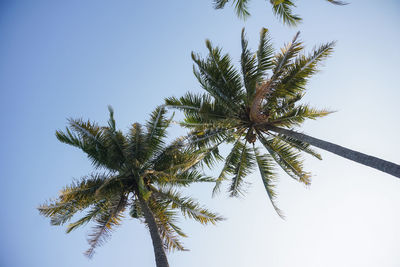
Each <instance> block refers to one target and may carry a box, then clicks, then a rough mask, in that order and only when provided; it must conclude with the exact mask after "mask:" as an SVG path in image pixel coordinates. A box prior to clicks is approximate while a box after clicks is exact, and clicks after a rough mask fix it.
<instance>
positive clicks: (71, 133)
mask: <svg viewBox="0 0 400 267" xmlns="http://www.w3.org/2000/svg"><path fill="white" fill-rule="evenodd" d="M109 111H110V119H109V121H108V126H105V127H100V126H98V125H97V124H96V123H93V122H91V121H83V120H80V119H78V120H76V119H70V120H69V127H67V128H66V130H65V131H64V132H63V131H57V132H56V136H57V138H58V140H60V141H61V142H63V143H66V144H69V145H72V146H75V147H77V148H79V149H81V150H82V151H83V152H85V153H86V154H87V156H88V157H89V159H90V160H91V162H92V164H93V166H94V167H95V169H98V170H99V172H96V173H93V174H90V175H88V176H85V177H83V178H82V179H81V180H79V181H75V182H74V183H72V185H69V186H66V187H65V188H64V189H62V190H61V192H60V194H59V196H58V198H57V199H56V200H53V201H50V202H49V203H46V204H44V205H41V206H40V207H39V208H38V209H39V211H40V213H41V214H42V215H44V216H46V217H50V218H51V224H52V225H63V224H65V223H67V222H69V221H70V220H71V219H72V217H73V215H75V214H76V213H77V212H82V211H86V213H85V214H84V216H83V217H82V218H80V219H78V220H77V221H75V222H72V223H70V224H69V225H68V226H67V233H69V232H71V231H72V230H74V229H76V228H77V227H79V226H82V225H85V224H87V223H88V222H91V221H93V222H95V226H94V228H93V231H92V233H91V234H90V235H89V244H90V248H89V249H88V250H87V251H86V253H85V254H86V255H87V256H89V257H91V256H92V255H93V253H94V249H95V248H96V247H97V246H99V245H101V244H102V243H103V242H104V241H106V240H107V238H108V237H109V236H110V234H111V231H112V230H113V229H114V228H115V227H116V226H118V225H119V224H120V223H121V220H122V218H123V215H124V211H125V210H127V209H129V214H130V216H131V217H133V218H136V219H139V220H141V221H142V222H144V223H145V225H146V226H147V228H148V229H149V231H150V236H151V238H152V241H153V247H154V253H155V259H156V264H157V266H159V267H161V266H163V267H165V266H168V261H167V257H166V254H165V249H167V250H174V249H177V250H185V248H184V247H183V245H182V244H181V242H180V241H179V237H180V236H183V237H184V236H186V235H185V234H184V232H182V230H181V229H180V228H179V227H178V226H177V225H176V224H175V221H176V219H177V218H176V216H177V210H180V211H181V213H182V214H183V215H184V216H185V217H189V218H192V219H195V220H196V221H198V222H200V223H202V224H208V223H212V224H215V223H216V222H218V221H220V220H221V219H222V218H221V217H219V216H218V215H217V214H215V213H212V212H210V211H208V210H206V209H204V208H203V207H201V206H200V205H199V204H198V203H197V202H196V201H194V200H193V199H191V198H189V197H184V196H182V195H181V194H180V193H179V192H178V191H177V187H180V186H187V185H189V184H191V183H195V182H209V181H212V179H211V178H209V177H206V176H204V175H202V174H201V173H200V172H199V171H197V170H196V169H195V168H194V167H193V165H194V164H195V163H196V162H197V161H198V154H196V153H193V151H191V150H190V149H185V148H183V145H182V144H183V143H182V140H179V139H178V140H176V141H175V142H173V143H172V144H170V145H166V144H165V138H166V129H167V127H168V126H169V124H170V121H171V120H170V119H166V117H165V110H164V109H163V108H161V107H159V108H157V109H156V110H155V111H154V112H153V113H152V114H151V116H150V120H149V121H148V122H147V123H146V125H145V126H144V127H143V126H141V125H140V124H138V123H134V124H133V125H132V126H131V128H130V130H129V133H128V134H127V135H123V133H122V132H121V131H119V130H117V129H116V125H115V120H114V116H113V110H112V109H111V107H110V108H109ZM100 170H101V171H100Z"/></svg>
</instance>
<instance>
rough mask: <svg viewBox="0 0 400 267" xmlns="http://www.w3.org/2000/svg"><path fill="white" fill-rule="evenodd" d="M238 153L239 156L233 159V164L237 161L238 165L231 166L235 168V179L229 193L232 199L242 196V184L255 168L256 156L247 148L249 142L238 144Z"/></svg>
mask: <svg viewBox="0 0 400 267" xmlns="http://www.w3.org/2000/svg"><path fill="white" fill-rule="evenodd" d="M238 151H239V152H240V154H239V155H234V156H233V157H232V158H231V163H233V162H235V161H236V163H237V164H236V165H233V164H232V166H230V167H234V170H233V175H234V176H233V178H232V182H231V186H230V187H229V193H230V196H231V197H237V196H239V195H240V194H242V193H243V192H242V188H241V187H242V184H243V178H244V177H245V176H247V175H248V174H249V173H250V172H251V170H252V168H253V167H254V155H253V154H252V153H251V152H250V149H249V148H248V147H247V140H246V141H245V143H244V144H243V143H241V142H239V143H238Z"/></svg>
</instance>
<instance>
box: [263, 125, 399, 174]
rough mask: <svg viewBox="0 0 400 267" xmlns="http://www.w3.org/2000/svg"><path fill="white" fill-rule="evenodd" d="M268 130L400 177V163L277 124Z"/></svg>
mask: <svg viewBox="0 0 400 267" xmlns="http://www.w3.org/2000/svg"><path fill="white" fill-rule="evenodd" d="M268 130H271V131H273V132H276V133H280V134H283V135H286V136H289V137H292V138H294V139H297V140H299V141H303V142H306V143H309V144H310V145H312V146H315V147H318V148H321V149H324V150H326V151H329V152H332V153H334V154H336V155H338V156H341V157H344V158H346V159H350V160H352V161H355V162H358V163H361V164H363V165H366V166H369V167H371V168H374V169H377V170H380V171H382V172H386V173H388V174H391V175H393V176H396V177H398V178H400V165H397V164H395V163H392V162H389V161H386V160H383V159H380V158H376V157H373V156H369V155H366V154H363V153H360V152H357V151H354V150H351V149H348V148H345V147H342V146H339V145H336V144H333V143H330V142H327V141H323V140H320V139H317V138H314V137H311V136H308V135H306V134H302V133H298V132H295V131H291V130H287V129H283V128H279V127H275V126H269V125H268Z"/></svg>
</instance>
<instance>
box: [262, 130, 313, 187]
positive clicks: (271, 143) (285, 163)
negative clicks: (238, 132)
mask: <svg viewBox="0 0 400 267" xmlns="http://www.w3.org/2000/svg"><path fill="white" fill-rule="evenodd" d="M258 137H259V140H260V142H261V143H262V144H263V146H264V147H265V148H266V149H267V151H268V153H269V154H270V155H271V156H272V157H273V158H274V160H275V162H276V163H278V165H279V166H281V168H282V169H283V170H284V171H285V172H286V173H287V174H288V175H289V176H291V177H292V178H293V179H295V180H298V181H300V182H302V183H304V184H306V185H309V184H310V183H311V181H310V178H311V175H310V174H309V173H307V172H305V171H303V163H302V161H301V158H300V155H299V153H296V152H295V151H293V149H291V147H290V146H289V145H287V144H286V143H285V142H282V141H280V140H279V139H277V138H269V139H267V138H265V137H264V136H263V135H262V134H261V133H259V134H258Z"/></svg>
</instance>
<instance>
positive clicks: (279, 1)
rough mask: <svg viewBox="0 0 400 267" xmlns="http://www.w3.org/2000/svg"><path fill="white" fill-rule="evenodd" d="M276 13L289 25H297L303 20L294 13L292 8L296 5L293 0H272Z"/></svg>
mask: <svg viewBox="0 0 400 267" xmlns="http://www.w3.org/2000/svg"><path fill="white" fill-rule="evenodd" d="M270 2H271V4H272V10H273V12H274V14H275V15H276V16H277V17H278V18H279V19H281V20H282V22H283V23H284V24H286V25H289V26H296V25H297V24H299V23H300V22H301V20H302V19H301V18H300V17H299V16H298V15H295V14H293V12H292V8H293V7H296V5H295V4H294V3H293V1H290V0H270Z"/></svg>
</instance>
